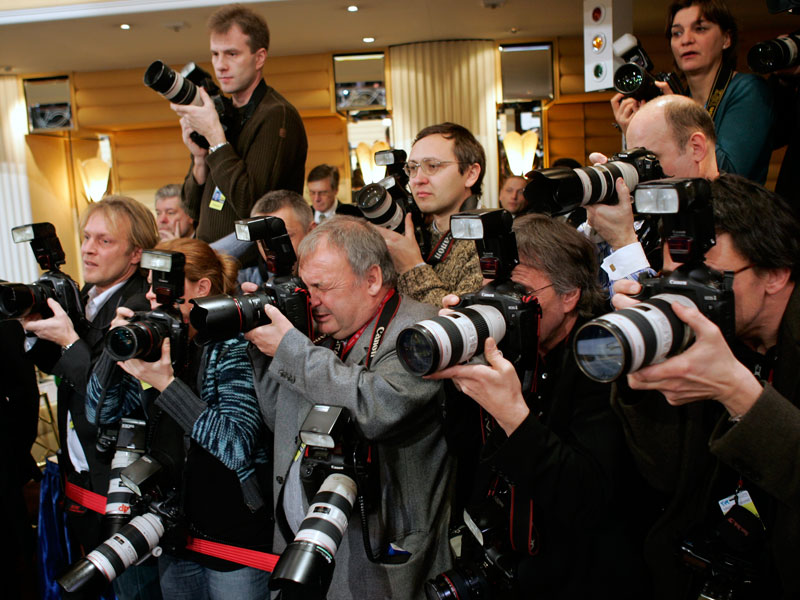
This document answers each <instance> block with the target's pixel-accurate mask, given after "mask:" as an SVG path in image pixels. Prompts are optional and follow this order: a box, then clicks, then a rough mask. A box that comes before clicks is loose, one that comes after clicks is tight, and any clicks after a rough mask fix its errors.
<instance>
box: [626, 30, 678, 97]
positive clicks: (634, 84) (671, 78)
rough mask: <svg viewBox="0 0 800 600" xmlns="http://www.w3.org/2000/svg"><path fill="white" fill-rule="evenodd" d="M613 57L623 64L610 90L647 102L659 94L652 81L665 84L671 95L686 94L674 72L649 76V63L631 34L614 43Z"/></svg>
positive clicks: (650, 74) (651, 65)
mask: <svg viewBox="0 0 800 600" xmlns="http://www.w3.org/2000/svg"><path fill="white" fill-rule="evenodd" d="M614 55H615V56H618V57H619V58H621V59H622V60H624V61H625V64H624V65H622V66H621V67H619V68H618V69H617V70H616V71H615V72H614V88H616V90H617V91H618V92H619V93H620V94H624V95H625V96H629V97H631V98H635V99H636V100H644V101H645V102H647V101H648V100H652V99H653V98H655V97H656V96H660V95H661V94H662V92H661V90H660V89H659V87H658V86H657V85H656V81H666V82H667V83H668V84H669V87H670V89H671V90H672V92H673V93H675V94H680V95H682V96H686V95H687V94H686V90H684V89H683V86H682V85H681V82H680V79H678V76H677V75H675V73H656V74H655V75H654V74H653V62H652V61H651V60H650V57H649V56H648V55H647V52H645V51H644V48H643V47H642V45H641V44H640V43H639V40H638V39H637V38H636V36H634V35H633V34H630V33H626V34H624V35H622V36H620V37H619V38H618V39H617V40H616V41H615V42H614Z"/></svg>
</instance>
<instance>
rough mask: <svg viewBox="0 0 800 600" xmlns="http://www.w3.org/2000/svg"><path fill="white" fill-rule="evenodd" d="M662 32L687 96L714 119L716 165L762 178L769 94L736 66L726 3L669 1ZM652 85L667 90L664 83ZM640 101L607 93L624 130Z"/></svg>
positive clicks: (768, 140) (767, 152)
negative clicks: (685, 87) (665, 22)
mask: <svg viewBox="0 0 800 600" xmlns="http://www.w3.org/2000/svg"><path fill="white" fill-rule="evenodd" d="M665 35H666V38H667V40H668V41H669V43H670V47H671V49H672V55H673V58H674V60H675V65H676V66H677V67H678V69H679V70H680V71H681V72H682V73H683V75H684V76H685V78H686V82H687V84H688V86H689V92H690V96H691V98H692V99H693V100H694V101H695V102H697V103H698V104H699V105H701V106H704V107H705V108H706V110H708V112H709V114H711V116H712V117H713V119H714V126H715V128H716V131H717V136H718V138H719V140H718V143H717V147H716V154H717V161H718V162H719V166H720V168H721V169H722V170H723V171H725V172H727V173H738V174H740V175H744V176H745V177H748V178H749V179H752V180H753V181H757V182H759V183H762V184H763V183H764V182H765V181H766V178H767V168H768V166H769V159H770V156H771V154H772V127H773V114H772V95H771V94H770V91H769V88H768V86H767V85H766V82H765V81H764V80H763V79H761V78H760V77H757V76H755V75H751V74H745V73H739V72H737V71H736V45H737V40H738V30H737V26H736V20H735V19H734V18H733V15H732V14H731V12H730V9H729V8H728V6H727V5H726V4H725V2H724V0H678V1H676V2H673V3H672V4H671V5H670V7H669V11H668V16H667V27H666V32H665ZM656 85H658V86H659V87H660V88H661V90H662V92H663V93H664V94H670V93H671V91H670V89H669V86H668V85H667V84H666V83H663V82H656ZM641 106H642V103H641V102H639V101H638V100H634V99H633V98H625V97H624V96H623V95H622V94H616V95H615V96H614V97H613V98H612V99H611V107H612V109H613V110H614V118H615V119H616V120H617V123H618V124H619V125H620V127H621V128H622V132H623V134H626V133H627V128H628V123H629V121H630V119H631V117H632V116H633V114H635V112H636V111H637V110H638V109H639V108H641ZM628 146H629V147H633V146H632V145H631V144H630V142H629V143H628Z"/></svg>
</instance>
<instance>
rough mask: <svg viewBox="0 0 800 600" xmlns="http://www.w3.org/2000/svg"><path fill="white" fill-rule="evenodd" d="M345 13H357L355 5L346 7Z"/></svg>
mask: <svg viewBox="0 0 800 600" xmlns="http://www.w3.org/2000/svg"><path fill="white" fill-rule="evenodd" d="M347 12H358V7H357V6H356V5H355V4H351V5H350V6H348V7H347Z"/></svg>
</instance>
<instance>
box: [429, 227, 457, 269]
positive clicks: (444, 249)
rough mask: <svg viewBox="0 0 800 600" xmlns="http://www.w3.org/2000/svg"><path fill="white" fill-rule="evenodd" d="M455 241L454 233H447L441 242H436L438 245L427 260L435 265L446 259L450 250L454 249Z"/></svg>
mask: <svg viewBox="0 0 800 600" xmlns="http://www.w3.org/2000/svg"><path fill="white" fill-rule="evenodd" d="M453 241H454V240H453V234H452V233H451V232H449V231H448V232H447V233H445V234H444V235H443V236H442V239H440V240H439V243H438V244H436V247H435V248H434V249H433V250H431V253H430V254H429V255H428V258H426V259H425V262H426V263H428V264H429V265H430V266H432V267H434V266H436V265H438V264H439V263H440V262H442V261H443V260H445V259H446V258H447V255H448V254H450V250H452V249H453Z"/></svg>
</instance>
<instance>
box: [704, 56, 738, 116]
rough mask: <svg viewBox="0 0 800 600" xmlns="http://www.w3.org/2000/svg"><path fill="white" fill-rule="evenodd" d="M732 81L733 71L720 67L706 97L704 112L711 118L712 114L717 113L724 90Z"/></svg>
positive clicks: (723, 66)
mask: <svg viewBox="0 0 800 600" xmlns="http://www.w3.org/2000/svg"><path fill="white" fill-rule="evenodd" d="M731 79H733V69H731V68H730V67H726V66H725V65H722V66H721V67H720V68H719V71H717V76H716V78H715V79H714V85H713V86H712V87H711V93H710V94H709V95H708V100H707V101H706V110H707V111H708V114H709V115H711V118H712V119H713V118H714V113H715V112H717V108H718V107H719V104H720V102H722V97H723V96H724V95H725V90H727V89H728V84H729V83H730V82H731Z"/></svg>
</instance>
